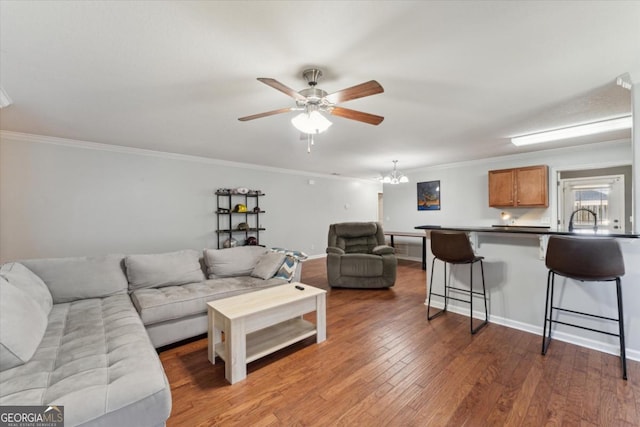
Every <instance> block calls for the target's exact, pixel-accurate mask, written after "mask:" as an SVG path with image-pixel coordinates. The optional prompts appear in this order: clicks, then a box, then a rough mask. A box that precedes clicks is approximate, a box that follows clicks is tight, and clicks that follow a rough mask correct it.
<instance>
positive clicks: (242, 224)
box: [238, 222, 251, 230]
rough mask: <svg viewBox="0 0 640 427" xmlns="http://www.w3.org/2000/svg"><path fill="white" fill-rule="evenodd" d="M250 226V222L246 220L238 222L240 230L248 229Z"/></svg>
mask: <svg viewBox="0 0 640 427" xmlns="http://www.w3.org/2000/svg"><path fill="white" fill-rule="evenodd" d="M249 228H251V227H249V224H247V223H246V222H241V223H240V224H238V230H248V229H249Z"/></svg>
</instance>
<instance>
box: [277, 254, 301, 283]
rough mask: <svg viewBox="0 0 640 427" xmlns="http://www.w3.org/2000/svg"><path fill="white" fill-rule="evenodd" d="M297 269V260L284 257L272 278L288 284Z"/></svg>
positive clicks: (289, 256)
mask: <svg viewBox="0 0 640 427" xmlns="http://www.w3.org/2000/svg"><path fill="white" fill-rule="evenodd" d="M297 267H298V260H297V259H296V258H295V257H294V256H293V255H285V259H284V262H283V263H282V265H281V266H280V269H279V270H278V272H277V273H276V275H275V276H274V277H276V278H278V279H284V280H286V281H287V282H290V281H291V279H293V275H294V274H295V272H296V268H297Z"/></svg>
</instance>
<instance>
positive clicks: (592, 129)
mask: <svg viewBox="0 0 640 427" xmlns="http://www.w3.org/2000/svg"><path fill="white" fill-rule="evenodd" d="M631 126H632V120H631V116H623V117H617V118H615V119H608V120H602V121H598V122H591V123H585V124H581V125H577V126H570V127H566V128H561V129H554V130H548V131H543V132H537V133H532V134H529V135H523V136H516V137H513V138H511V143H512V144H513V145H516V146H518V147H519V146H521V145H530V144H540V143H543V142H549V141H559V140H562V139H569V138H576V137H578V136H587V135H595V134H598V133H603V132H609V131H614V130H620V129H630V128H631Z"/></svg>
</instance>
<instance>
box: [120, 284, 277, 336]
mask: <svg viewBox="0 0 640 427" xmlns="http://www.w3.org/2000/svg"><path fill="white" fill-rule="evenodd" d="M285 283H287V282H286V281H285V280H282V279H275V278H273V279H268V280H262V279H258V278H255V277H249V276H242V277H227V278H222V279H210V280H206V281H204V282H199V283H189V284H187V285H182V286H167V287H164V288H147V289H138V290H135V291H134V292H133V293H132V294H131V300H132V301H133V304H134V305H135V307H136V309H137V310H138V313H140V317H141V318H142V322H143V323H144V324H145V325H152V324H155V323H159V322H163V321H167V320H173V319H181V318H185V317H188V316H193V315H201V314H205V313H206V312H207V302H208V301H213V300H216V299H220V298H227V297H231V296H234V295H240V294H243V293H247V292H251V291H255V290H258V289H264V288H269V287H272V286H278V285H282V284H285Z"/></svg>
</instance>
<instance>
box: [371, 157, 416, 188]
mask: <svg viewBox="0 0 640 427" xmlns="http://www.w3.org/2000/svg"><path fill="white" fill-rule="evenodd" d="M378 181H380V182H382V183H383V184H394V185H395V184H404V183H405V182H409V178H407V177H406V176H405V175H404V174H403V173H402V172H400V171H398V161H397V160H394V161H393V170H392V171H391V173H388V174H386V175H384V176H381V177H379V178H378Z"/></svg>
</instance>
